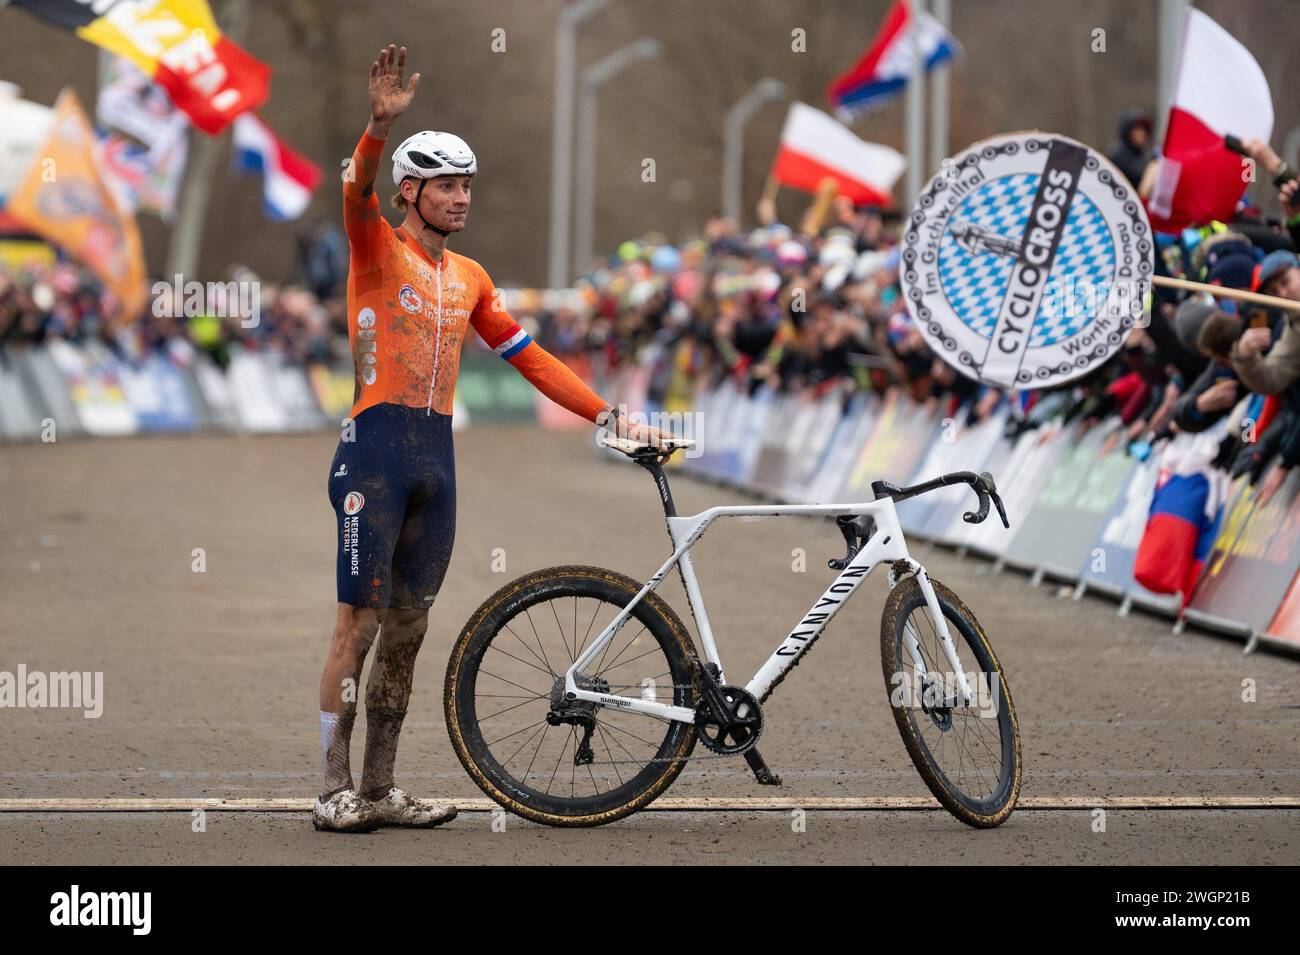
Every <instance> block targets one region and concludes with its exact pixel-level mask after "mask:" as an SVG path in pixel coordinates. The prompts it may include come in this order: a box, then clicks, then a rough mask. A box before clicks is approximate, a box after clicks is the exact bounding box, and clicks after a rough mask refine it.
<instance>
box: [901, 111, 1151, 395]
mask: <svg viewBox="0 0 1300 955" xmlns="http://www.w3.org/2000/svg"><path fill="white" fill-rule="evenodd" d="M1152 250H1153V241H1152V233H1151V225H1150V223H1148V222H1147V217H1146V211H1145V210H1144V209H1143V207H1142V203H1141V201H1140V200H1139V198H1138V196H1137V193H1136V191H1135V190H1134V189H1133V188H1132V187H1131V186H1130V185H1129V183H1128V181H1127V180H1126V179H1125V178H1124V176H1123V174H1122V173H1120V172H1119V170H1117V169H1116V168H1115V167H1114V166H1113V165H1111V163H1110V162H1109V161H1108V160H1107V159H1106V158H1105V157H1104V156H1102V155H1100V154H1099V153H1097V152H1095V151H1094V150H1092V149H1090V148H1088V147H1087V146H1085V145H1083V144H1082V143H1078V142H1075V141H1074V140H1072V139H1067V138H1066V137H1064V136H1057V135H1054V134H1051V133H1038V132H1032V133H1012V134H1008V135H1004V136H996V137H994V138H992V139H985V140H982V141H981V142H978V143H975V144H974V145H972V146H971V147H970V148H969V149H967V150H966V151H965V152H964V153H962V154H960V155H958V156H955V157H953V158H951V159H946V160H944V162H943V164H942V166H941V168H940V170H939V172H938V173H937V174H936V175H935V176H934V178H933V179H931V180H930V182H929V183H928V184H927V185H926V187H925V189H924V190H923V191H922V193H921V195H920V197H919V198H918V199H917V203H916V206H915V207H914V208H913V209H912V212H911V214H910V215H909V216H908V218H907V226H906V233H905V234H904V237H903V255H902V265H901V267H900V279H901V283H902V288H903V293H904V297H905V299H906V301H907V308H908V311H909V312H910V313H911V316H912V319H913V321H915V323H916V325H917V327H918V329H919V330H920V332H921V334H922V335H923V336H924V337H925V339H926V341H927V342H928V343H929V345H930V347H931V348H932V349H933V350H934V351H935V353H936V354H938V355H939V356H940V357H941V358H943V359H944V360H945V361H946V362H948V363H949V364H950V365H952V366H953V367H955V368H956V369H957V370H958V371H960V372H962V373H963V374H964V375H967V376H968V377H971V378H975V379H978V380H979V381H982V382H984V383H986V384H990V385H996V386H999V387H1004V388H1021V389H1024V388H1043V387H1047V386H1050V385H1059V384H1061V383H1063V382H1066V381H1070V380H1072V379H1074V378H1078V377H1079V376H1081V375H1084V374H1086V373H1087V372H1088V371H1090V370H1091V369H1093V368H1096V367H1097V366H1098V365H1100V364H1101V363H1102V362H1104V361H1106V359H1108V358H1110V357H1111V355H1113V354H1114V353H1115V352H1116V351H1117V350H1118V349H1119V347H1120V345H1121V344H1122V343H1123V341H1124V338H1125V337H1126V336H1127V334H1128V331H1129V329H1131V328H1132V326H1133V325H1134V323H1135V322H1136V321H1138V320H1139V319H1140V318H1141V316H1142V311H1143V303H1144V301H1145V298H1146V293H1147V290H1148V288H1149V284H1150V278H1151V272H1152V268H1153V261H1152V260H1153V257H1152Z"/></svg>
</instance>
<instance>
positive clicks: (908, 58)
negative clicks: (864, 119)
mask: <svg viewBox="0 0 1300 955" xmlns="http://www.w3.org/2000/svg"><path fill="white" fill-rule="evenodd" d="M913 35H915V38H916V43H917V47H918V49H919V52H920V55H921V56H922V58H924V60H925V70H926V72H927V73H928V72H929V71H930V70H932V69H934V68H935V67H936V66H938V65H939V64H940V63H946V62H948V61H949V60H951V59H953V58H954V57H956V56H957V54H958V53H959V52H961V46H960V44H958V43H957V41H956V39H954V38H953V36H952V34H951V33H949V32H948V31H947V30H945V29H944V28H943V25H942V24H941V23H940V22H939V21H938V20H936V19H935V18H934V17H932V16H930V14H928V13H926V12H925V11H924V10H922V11H920V13H919V14H918V13H917V11H915V10H913V9H912V8H911V4H909V3H908V2H907V0H894V5H893V6H892V7H890V8H889V13H887V14H886V15H885V22H884V24H883V25H882V26H881V28H880V32H879V33H878V34H876V39H875V40H874V41H873V42H872V44H871V47H870V48H869V49H868V50H867V52H866V53H865V54H863V56H862V59H860V60H858V62H857V63H855V64H854V65H853V68H852V69H850V70H849V71H848V72H847V73H843V74H841V75H840V76H837V77H836V78H835V79H834V80H832V81H831V84H830V86H828V87H827V88H826V98H827V99H828V100H829V101H830V104H831V106H832V107H833V108H834V109H835V110H836V111H837V112H838V113H839V114H840V115H846V114H847V115H852V114H856V113H863V112H866V111H868V110H871V109H874V108H876V107H877V106H880V105H881V104H883V103H885V102H886V101H888V100H890V99H892V98H893V97H894V96H897V95H898V94H899V92H900V91H901V90H902V89H903V87H905V86H906V85H907V81H908V78H909V77H910V76H911V75H912V40H913Z"/></svg>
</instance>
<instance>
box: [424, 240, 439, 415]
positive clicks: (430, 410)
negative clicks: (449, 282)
mask: <svg viewBox="0 0 1300 955" xmlns="http://www.w3.org/2000/svg"><path fill="white" fill-rule="evenodd" d="M433 336H434V337H433V370H432V371H431V372H430V373H429V407H428V408H426V409H425V412H424V413H425V417H428V418H432V417H433V382H434V379H435V378H437V377H438V353H439V352H440V351H441V350H442V259H441V258H439V259H438V319H437V326H436V327H435V329H434V333H433Z"/></svg>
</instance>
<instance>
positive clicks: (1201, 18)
mask: <svg viewBox="0 0 1300 955" xmlns="http://www.w3.org/2000/svg"><path fill="white" fill-rule="evenodd" d="M1272 133H1273V96H1272V93H1270V91H1269V88H1268V80H1266V79H1265V78H1264V71H1263V70H1261V69H1260V68H1259V64H1258V63H1256V62H1255V58H1254V57H1253V56H1251V55H1250V51H1249V50H1247V49H1246V48H1245V47H1244V46H1242V45H1241V44H1240V43H1238V42H1237V40H1236V39H1235V38H1234V37H1233V36H1232V34H1230V33H1229V32H1228V31H1227V30H1225V29H1223V27H1221V26H1219V25H1218V24H1217V23H1215V22H1214V21H1213V20H1211V19H1210V18H1209V17H1208V16H1206V15H1205V14H1204V13H1202V12H1201V11H1200V10H1194V9H1193V10H1190V11H1188V17H1187V27H1186V30H1185V31H1184V33H1183V46H1182V53H1181V54H1180V56H1179V61H1178V71H1177V74H1176V78H1175V81H1174V94H1173V101H1172V102H1171V103H1170V106H1169V123H1168V127H1167V132H1166V133H1165V145H1164V149H1163V151H1162V154H1161V157H1160V160H1159V162H1160V165H1159V168H1158V173H1157V176H1156V183H1155V187H1154V188H1153V190H1152V194H1151V197H1150V199H1149V200H1148V202H1147V211H1148V213H1149V214H1150V217H1151V225H1152V226H1153V227H1154V228H1155V229H1156V230H1157V231H1160V232H1177V231H1179V230H1181V229H1183V228H1185V227H1187V226H1190V225H1204V224H1205V223H1207V222H1211V221H1214V220H1216V219H1217V220H1219V221H1223V222H1226V221H1228V220H1229V219H1231V218H1232V215H1233V212H1234V211H1235V210H1236V208H1237V203H1238V201H1240V199H1241V196H1242V194H1243V193H1244V192H1245V190H1246V187H1247V185H1248V184H1249V182H1250V177H1249V164H1248V163H1247V162H1246V160H1245V157H1243V156H1241V155H1240V154H1239V153H1235V152H1233V151H1232V150H1230V149H1229V148H1228V147H1227V146H1225V145H1224V144H1223V137H1224V136H1225V135H1228V134H1231V135H1233V136H1237V137H1238V138H1240V139H1246V138H1248V137H1255V138H1257V139H1262V140H1264V141H1265V142H1267V141H1268V139H1269V137H1270V136H1271V135H1272Z"/></svg>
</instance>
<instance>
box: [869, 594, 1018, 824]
mask: <svg viewBox="0 0 1300 955" xmlns="http://www.w3.org/2000/svg"><path fill="white" fill-rule="evenodd" d="M930 584H931V586H933V587H934V593H935V597H936V598H937V599H938V602H939V606H940V608H941V609H942V611H943V616H944V620H945V621H946V622H947V624H948V632H949V635H950V636H951V637H952V641H953V646H954V647H955V649H956V651H957V658H958V661H959V663H960V667H959V668H954V667H953V665H952V663H951V662H950V661H949V659H948V655H947V654H946V653H945V652H944V649H943V645H942V642H941V640H940V637H939V634H938V630H937V629H936V627H935V621H934V617H933V615H932V614H931V612H930V608H929V606H928V605H927V604H926V602H925V596H924V594H923V593H922V592H921V585H920V583H918V581H917V579H916V577H914V576H913V577H908V578H906V579H904V580H902V581H901V582H900V583H899V584H898V585H897V586H896V587H895V588H894V589H893V591H892V592H891V593H890V595H889V599H888V600H887V601H886V602H885V611H884V615H883V619H882V621H881V630H880V641H881V661H882V664H883V669H884V674H885V684H886V687H887V689H888V691H889V694H890V703H891V707H890V708H891V709H892V710H893V712H894V722H895V723H897V724H898V731H899V733H901V734H902V737H903V744H904V745H905V746H906V747H907V752H908V754H909V755H910V756H911V757H912V762H913V763H914V764H915V765H916V768H917V770H918V771H919V772H920V774H921V778H922V779H924V780H925V783H926V785H927V786H929V787H930V792H932V793H934V796H935V798H936V799H938V800H939V802H940V803H941V804H942V805H943V806H944V808H945V809H947V810H948V811H949V812H951V813H952V814H953V815H954V816H956V817H957V818H958V819H960V820H961V821H962V822H964V823H966V824H967V825H969V826H974V827H976V828H978V829H989V828H992V827H994V826H999V825H1001V824H1002V823H1003V822H1005V821H1006V819H1007V817H1008V816H1010V815H1011V812H1012V810H1013V809H1014V808H1015V805H1016V798H1017V797H1018V796H1019V794H1020V727H1019V724H1018V723H1017V722H1016V710H1015V707H1014V706H1013V705H1012V702H1011V693H1010V691H1009V690H1008V689H1007V683H1006V679H1005V678H1004V676H1003V674H1002V666H1001V664H1000V663H999V662H998V658H997V656H996V655H995V654H994V653H993V648H992V647H991V646H990V645H989V642H988V638H987V637H986V636H985V635H984V630H983V628H982V627H980V625H979V621H978V620H976V619H975V615H974V614H973V613H971V612H970V610H968V609H967V608H966V606H965V604H963V603H962V602H961V600H960V599H959V598H958V597H957V595H956V594H954V593H953V592H952V591H951V590H949V589H948V588H947V587H945V586H944V585H943V584H941V583H939V582H938V581H937V580H933V579H932V580H931V581H930ZM918 660H919V661H921V663H922V666H917V661H918ZM958 669H960V671H961V672H962V673H963V674H964V675H965V677H966V682H967V684H968V686H969V687H970V690H971V697H970V699H969V702H966V701H965V700H964V699H963V695H962V692H961V689H960V686H961V681H960V680H958V679H957V676H956V674H957V670H958Z"/></svg>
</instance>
